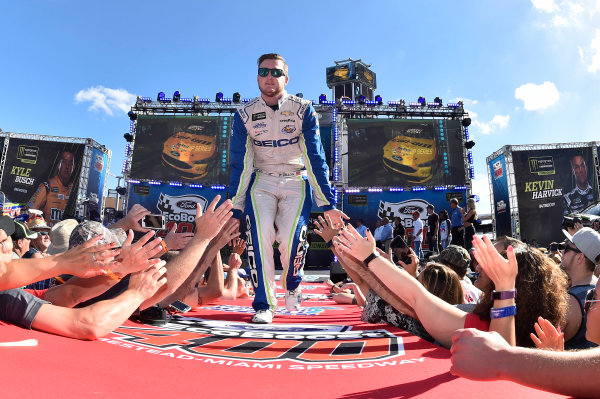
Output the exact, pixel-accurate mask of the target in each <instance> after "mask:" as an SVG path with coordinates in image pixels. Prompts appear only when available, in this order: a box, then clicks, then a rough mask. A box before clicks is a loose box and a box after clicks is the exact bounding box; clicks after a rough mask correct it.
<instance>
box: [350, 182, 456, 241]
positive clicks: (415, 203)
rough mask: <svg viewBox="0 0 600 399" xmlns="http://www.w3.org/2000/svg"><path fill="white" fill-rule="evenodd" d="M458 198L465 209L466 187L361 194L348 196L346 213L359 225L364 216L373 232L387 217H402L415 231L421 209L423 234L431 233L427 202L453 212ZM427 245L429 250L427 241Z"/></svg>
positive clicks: (391, 220) (407, 226) (352, 221)
mask: <svg viewBox="0 0 600 399" xmlns="http://www.w3.org/2000/svg"><path fill="white" fill-rule="evenodd" d="M451 198H457V199H458V200H459V205H460V206H462V207H463V208H464V206H465V205H464V201H465V198H466V190H459V191H454V190H448V191H422V192H410V191H408V192H389V191H384V192H381V193H357V194H346V195H344V213H345V214H346V215H348V216H350V223H351V224H352V225H353V226H356V220H357V219H362V220H363V221H364V224H365V226H367V228H368V229H369V230H370V231H371V233H373V232H374V231H375V227H376V223H377V221H378V220H381V219H383V218H384V217H387V218H388V219H389V221H390V222H393V220H394V218H395V217H400V219H401V220H402V223H403V225H404V227H405V228H406V231H407V233H409V234H410V233H411V232H412V230H413V223H414V221H413V218H412V213H413V212H414V211H417V212H419V214H420V216H419V218H420V219H421V220H422V221H423V237H425V234H426V233H427V205H429V204H431V205H433V206H434V211H435V212H436V213H437V214H439V212H440V211H441V210H442V209H445V210H447V211H450V199H451ZM423 248H424V249H427V242H426V240H424V242H423Z"/></svg>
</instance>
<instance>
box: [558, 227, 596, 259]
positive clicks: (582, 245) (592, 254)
mask: <svg viewBox="0 0 600 399" xmlns="http://www.w3.org/2000/svg"><path fill="white" fill-rule="evenodd" d="M563 234H564V235H565V237H567V238H568V239H569V241H571V242H572V243H573V244H574V245H575V246H576V247H577V249H578V250H580V251H581V252H583V254H584V255H585V257H586V258H588V259H589V260H591V261H592V262H594V263H596V259H597V258H598V257H599V256H600V234H599V233H598V232H597V231H595V230H594V229H591V228H589V227H584V228H582V229H579V230H578V231H577V232H576V233H575V234H573V235H571V234H569V232H567V231H566V230H563Z"/></svg>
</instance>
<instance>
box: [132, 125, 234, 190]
mask: <svg viewBox="0 0 600 399" xmlns="http://www.w3.org/2000/svg"><path fill="white" fill-rule="evenodd" d="M232 122H233V118H232V117H231V116H164V115H161V116H153V115H150V116H146V115H140V116H139V117H138V120H137V129H136V134H135V145H134V149H133V159H132V164H131V177H132V178H134V179H151V180H159V181H183V182H188V183H200V184H229V151H228V150H229V136H230V135H231V124H232Z"/></svg>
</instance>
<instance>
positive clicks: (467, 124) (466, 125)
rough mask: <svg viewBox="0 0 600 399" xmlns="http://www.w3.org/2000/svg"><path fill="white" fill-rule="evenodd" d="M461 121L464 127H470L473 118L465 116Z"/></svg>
mask: <svg viewBox="0 0 600 399" xmlns="http://www.w3.org/2000/svg"><path fill="white" fill-rule="evenodd" d="M461 123H462V125H463V126H464V127H469V126H471V118H465V119H463V120H462V122H461Z"/></svg>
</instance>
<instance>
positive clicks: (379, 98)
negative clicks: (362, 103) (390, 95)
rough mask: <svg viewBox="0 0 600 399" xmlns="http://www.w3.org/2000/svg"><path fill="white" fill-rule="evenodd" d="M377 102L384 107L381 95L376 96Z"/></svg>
mask: <svg viewBox="0 0 600 399" xmlns="http://www.w3.org/2000/svg"><path fill="white" fill-rule="evenodd" d="M375 101H376V102H377V105H383V98H381V96H380V95H376V96H375Z"/></svg>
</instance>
